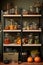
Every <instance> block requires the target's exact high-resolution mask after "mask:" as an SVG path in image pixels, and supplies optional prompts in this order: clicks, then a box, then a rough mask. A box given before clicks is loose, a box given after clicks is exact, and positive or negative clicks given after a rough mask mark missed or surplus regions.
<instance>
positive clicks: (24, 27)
mask: <svg viewBox="0 0 43 65" xmlns="http://www.w3.org/2000/svg"><path fill="white" fill-rule="evenodd" d="M26 29H27V21H24V22H23V30H26Z"/></svg>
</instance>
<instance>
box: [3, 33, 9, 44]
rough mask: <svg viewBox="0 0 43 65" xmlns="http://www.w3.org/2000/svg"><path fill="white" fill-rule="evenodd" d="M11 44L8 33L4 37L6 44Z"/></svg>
mask: <svg viewBox="0 0 43 65" xmlns="http://www.w3.org/2000/svg"><path fill="white" fill-rule="evenodd" d="M9 43H10V38H9V35H8V33H6V34H5V37H4V44H9Z"/></svg>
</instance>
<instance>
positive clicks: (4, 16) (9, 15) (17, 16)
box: [3, 14, 21, 17]
mask: <svg viewBox="0 0 43 65" xmlns="http://www.w3.org/2000/svg"><path fill="white" fill-rule="evenodd" d="M3 17H21V15H10V14H8V15H3Z"/></svg>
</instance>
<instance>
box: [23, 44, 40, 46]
mask: <svg viewBox="0 0 43 65" xmlns="http://www.w3.org/2000/svg"><path fill="white" fill-rule="evenodd" d="M23 46H41V44H23Z"/></svg>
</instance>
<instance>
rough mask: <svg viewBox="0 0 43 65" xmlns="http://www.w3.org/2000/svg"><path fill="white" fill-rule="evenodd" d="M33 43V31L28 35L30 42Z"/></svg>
mask: <svg viewBox="0 0 43 65" xmlns="http://www.w3.org/2000/svg"><path fill="white" fill-rule="evenodd" d="M32 43H33V36H32V33H31V34H30V35H29V36H28V44H32Z"/></svg>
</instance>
